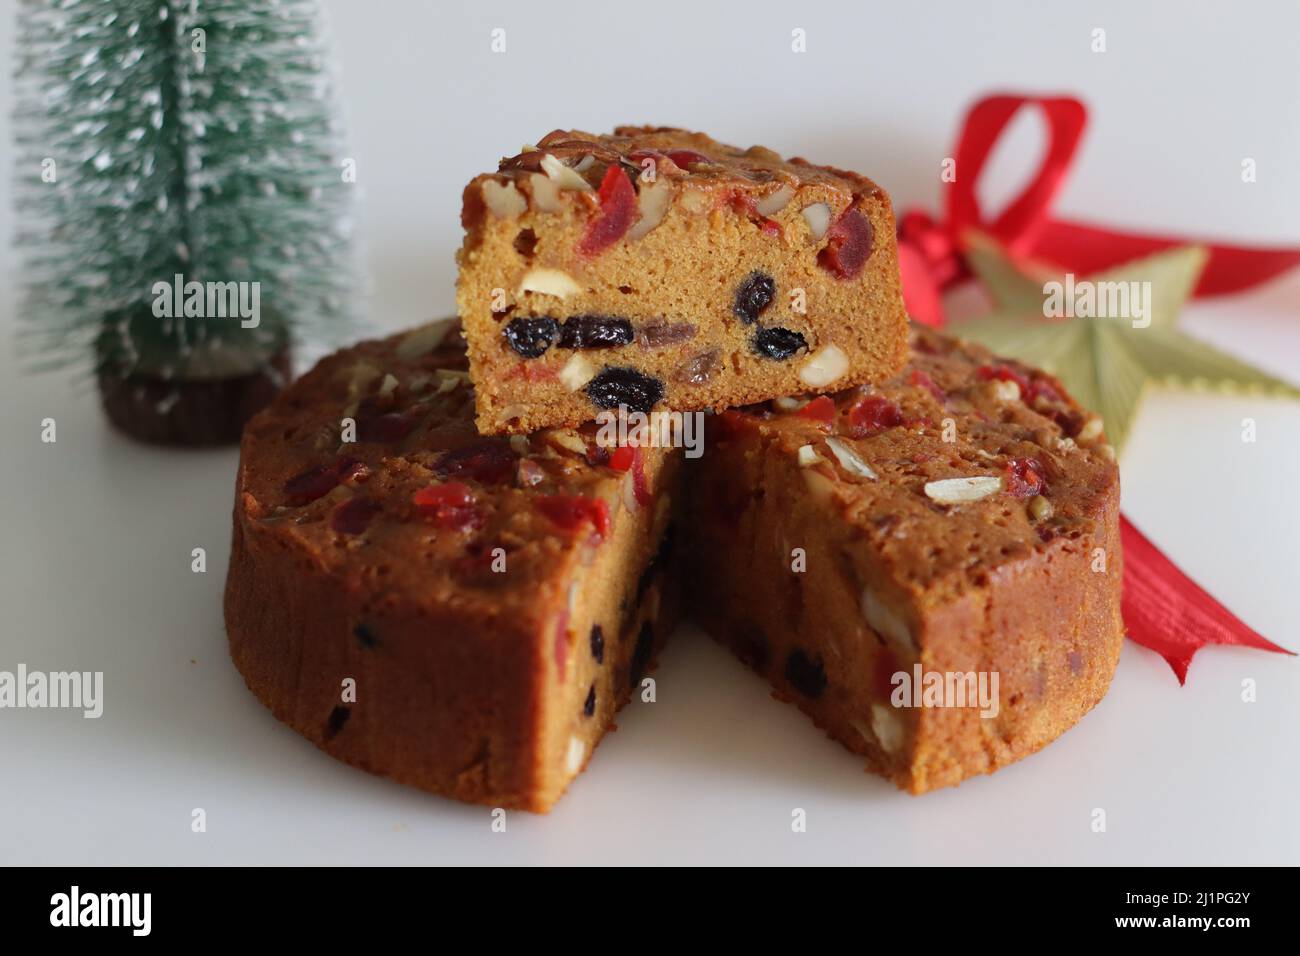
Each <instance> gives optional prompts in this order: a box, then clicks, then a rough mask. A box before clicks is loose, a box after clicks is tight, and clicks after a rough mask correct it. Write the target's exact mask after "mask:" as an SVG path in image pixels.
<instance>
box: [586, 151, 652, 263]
mask: <svg viewBox="0 0 1300 956" xmlns="http://www.w3.org/2000/svg"><path fill="white" fill-rule="evenodd" d="M599 196H600V215H599V216H597V217H596V218H595V219H593V220H591V222H589V223H587V231H586V232H585V233H584V234H583V237H582V241H581V242H579V243H578V253H579V254H580V255H584V256H594V255H596V254H597V253H598V252H602V251H603V250H605V249H608V248H609V247H610V246H612V245H613V244H614V243H616V242H618V240H620V239H622V238H623V235H624V234H625V233H626V232H627V231H628V230H629V229H631V228H632V222H633V220H635V219H636V217H637V202H636V190H635V189H633V188H632V180H630V179H628V178H627V174H626V173H624V172H623V168H622V167H621V166H619V165H618V163H611V164H610V166H609V168H608V169H607V170H605V178H604V179H602V180H601V181H600V192H599Z"/></svg>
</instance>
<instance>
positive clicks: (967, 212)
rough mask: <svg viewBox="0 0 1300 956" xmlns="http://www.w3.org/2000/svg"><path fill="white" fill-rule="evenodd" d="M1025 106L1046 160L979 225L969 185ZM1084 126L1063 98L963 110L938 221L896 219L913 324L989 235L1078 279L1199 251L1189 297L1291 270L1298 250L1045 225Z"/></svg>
mask: <svg viewBox="0 0 1300 956" xmlns="http://www.w3.org/2000/svg"><path fill="white" fill-rule="evenodd" d="M1026 106H1037V107H1038V108H1040V109H1041V110H1042V112H1043V115H1044V117H1045V118H1046V120H1047V127H1048V144H1047V153H1046V155H1045V156H1044V157H1043V162H1042V164H1041V165H1040V166H1039V168H1038V170H1037V171H1036V172H1035V173H1034V175H1033V177H1032V178H1031V179H1030V181H1029V182H1028V183H1027V184H1026V185H1025V187H1024V188H1023V189H1021V191H1020V193H1019V194H1018V195H1017V196H1016V198H1015V199H1013V200H1012V201H1011V202H1010V203H1009V204H1008V205H1007V208H1006V209H1004V210H1003V211H1002V212H1001V213H999V214H998V215H997V217H996V218H995V219H993V220H992V221H988V220H986V219H985V217H984V212H983V210H982V209H981V208H980V204H979V199H978V198H977V195H976V188H975V187H976V185H977V184H978V182H979V178H980V175H981V174H982V173H983V171H984V167H985V165H986V164H987V163H988V159H989V156H990V155H991V154H992V152H993V148H994V146H995V145H996V144H997V142H998V140H999V139H1000V138H1001V137H1002V134H1003V133H1004V131H1005V130H1006V128H1007V126H1008V125H1010V123H1011V121H1012V120H1013V119H1014V118H1015V116H1016V115H1017V114H1018V113H1019V112H1020V110H1021V109H1023V108H1025V107H1026ZM1087 121H1088V111H1087V107H1085V106H1084V104H1083V103H1082V102H1081V101H1080V100H1078V99H1075V98H1074V97H1071V96H1020V95H1015V94H998V95H995V96H987V97H985V98H983V99H981V100H979V101H978V102H976V103H975V105H974V106H972V107H971V108H970V111H969V112H967V114H966V118H965V119H964V121H963V122H962V127H961V131H960V133H959V135H958V138H957V143H956V146H955V148H954V150H953V156H954V157H955V158H956V160H957V179H956V181H955V182H951V183H947V184H945V191H944V197H943V210H944V212H943V218H942V219H941V220H935V219H934V218H933V217H931V216H930V214H929V213H927V212H926V211H925V210H920V209H913V210H908V211H907V212H905V213H904V214H903V215H902V217H901V218H900V220H899V231H898V243H899V269H900V272H901V273H902V281H903V299H904V301H905V303H906V305H907V310H908V313H909V314H910V315H911V316H912V318H914V319H916V320H917V321H918V322H924V323H926V324H927V325H934V326H942V325H943V324H944V314H943V291H944V290H945V289H947V288H948V287H950V286H952V285H954V284H955V283H957V282H960V281H962V280H964V279H967V278H969V276H970V272H969V270H968V269H967V267H966V264H965V262H964V260H963V253H964V251H965V248H966V246H965V244H966V241H967V237H968V236H969V235H970V233H972V232H981V233H984V234H986V235H988V236H991V237H992V238H993V239H994V240H996V241H997V242H998V243H1000V244H1001V245H1002V246H1003V247H1005V249H1006V251H1007V254H1008V256H1009V257H1010V258H1011V259H1012V260H1013V261H1023V260H1025V259H1029V258H1035V259H1043V260H1047V261H1049V262H1052V263H1054V264H1056V265H1057V266H1059V267H1060V268H1061V269H1062V270H1063V271H1067V272H1075V273H1079V274H1088V273H1091V272H1096V271H1099V270H1104V269H1108V268H1111V267H1112V266H1116V265H1119V264H1120V263H1122V262H1126V261H1129V260H1132V259H1137V258H1141V257H1143V256H1149V255H1152V254H1154V253H1156V252H1159V251H1161V250H1163V249H1169V248H1171V247H1173V246H1179V245H1189V244H1197V245H1204V246H1206V247H1207V249H1208V250H1209V253H1210V257H1209V260H1208V262H1207V263H1206V266H1205V270H1204V271H1203V272H1202V274H1201V278H1200V282H1199V283H1198V284H1197V287H1196V292H1195V295H1197V296H1207V295H1220V294H1224V293H1228V292H1240V291H1242V290H1245V289H1249V288H1251V287H1253V286H1255V285H1259V284H1260V283H1262V282H1266V281H1268V280H1269V279H1272V278H1274V277H1275V276H1277V275H1280V274H1281V273H1283V272H1285V271H1287V270H1288V269H1292V268H1294V267H1296V266H1300V249H1297V248H1285V247H1284V248H1270V249H1257V248H1247V247H1242V246H1228V245H1222V244H1215V243H1208V242H1197V241H1196V240H1192V239H1180V238H1170V237H1163V236H1145V235H1134V234H1131V233H1124V232H1119V231H1116V230H1111V229H1103V228H1098V227H1096V226H1089V225H1084V224H1080V223H1071V222H1063V221H1060V220H1055V219H1053V218H1052V217H1051V207H1052V203H1053V202H1054V201H1055V199H1056V196H1057V194H1058V193H1059V192H1060V190H1061V187H1062V186H1063V185H1064V184H1065V177H1066V175H1067V174H1068V173H1069V171H1070V165H1071V163H1072V162H1073V161H1074V155H1075V152H1076V151H1077V149H1078V147H1079V141H1080V139H1081V138H1082V137H1083V130H1084V127H1085V126H1086V125H1087Z"/></svg>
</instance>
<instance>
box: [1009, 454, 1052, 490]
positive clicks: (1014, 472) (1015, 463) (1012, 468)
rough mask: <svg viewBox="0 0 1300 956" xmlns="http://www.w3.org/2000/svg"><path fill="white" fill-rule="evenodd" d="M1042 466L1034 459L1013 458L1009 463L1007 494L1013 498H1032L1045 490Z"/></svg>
mask: <svg viewBox="0 0 1300 956" xmlns="http://www.w3.org/2000/svg"><path fill="white" fill-rule="evenodd" d="M1040 468H1041V466H1040V465H1039V464H1038V462H1036V461H1035V460H1034V459H1032V458H1012V459H1011V460H1010V461H1008V462H1007V480H1006V483H1007V494H1009V495H1011V497H1013V498H1032V497H1033V496H1034V495H1036V494H1039V493H1040V492H1042V490H1043V485H1044V484H1046V482H1045V481H1044V480H1043V475H1042V472H1041V471H1040V470H1039V469H1040Z"/></svg>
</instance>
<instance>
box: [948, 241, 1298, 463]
mask: <svg viewBox="0 0 1300 956" xmlns="http://www.w3.org/2000/svg"><path fill="white" fill-rule="evenodd" d="M1207 257H1208V253H1207V251H1206V250H1205V249H1204V248H1203V247H1200V246H1185V247H1180V248H1176V249H1170V250H1167V251H1164V252H1161V253H1158V254H1156V255H1153V256H1150V257H1148V258H1144V259H1137V260H1134V261H1132V262H1127V263H1124V264H1123V265H1120V266H1117V267H1116V268H1113V269H1110V270H1107V271H1105V272H1100V273H1095V274H1092V275H1088V276H1083V277H1078V276H1073V275H1067V274H1065V273H1062V272H1060V271H1059V270H1058V269H1055V268H1052V267H1050V266H1045V265H1042V264H1030V265H1028V266H1024V267H1021V266H1017V265H1015V264H1013V263H1012V262H1011V261H1010V260H1009V259H1008V258H1007V257H1006V256H1005V255H1004V254H1003V252H1002V250H1001V249H1000V247H999V246H998V245H997V244H996V243H994V242H992V241H990V240H987V239H977V240H975V241H973V242H972V243H971V248H970V251H969V253H968V262H969V263H970V266H971V269H972V271H973V272H974V273H975V274H976V275H977V276H978V277H979V279H980V281H981V282H982V283H983V285H984V287H985V289H987V290H988V292H989V294H990V295H991V296H992V298H993V300H994V311H993V312H992V313H991V314H989V315H986V316H983V317H981V318H977V319H973V320H971V321H968V322H962V323H958V324H957V325H956V326H955V328H954V329H953V331H954V332H955V333H956V334H958V335H960V336H962V337H963V338H969V339H973V340H975V341H977V342H980V343H982V344H984V345H986V346H988V347H989V348H990V349H992V350H993V351H994V352H997V353H998V354H1000V355H1007V356H1010V357H1013V358H1017V359H1019V360H1021V361H1023V362H1026V363H1027V364H1029V365H1034V366H1037V367H1039V368H1041V369H1043V370H1044V371H1046V372H1049V373H1051V374H1053V375H1055V376H1057V377H1058V378H1059V379H1061V381H1062V382H1063V383H1064V384H1065V386H1066V388H1068V389H1069V390H1070V392H1071V393H1072V394H1073V395H1074V397H1075V398H1076V399H1078V401H1079V403H1080V404H1081V405H1083V406H1084V407H1086V408H1089V409H1092V410H1093V411H1095V412H1097V413H1098V414H1099V415H1101V417H1102V420H1103V422H1104V423H1105V427H1106V436H1107V438H1108V440H1109V441H1110V442H1111V444H1113V445H1114V446H1115V447H1116V449H1119V448H1121V447H1123V444H1124V440H1125V439H1126V438H1127V437H1128V435H1129V432H1130V430H1131V427H1132V424H1133V419H1134V418H1135V417H1136V415H1137V410H1138V407H1139V405H1140V404H1141V401H1142V398H1143V396H1144V395H1145V394H1146V391H1147V389H1148V388H1151V387H1152V386H1159V385H1165V386H1169V387H1173V388H1184V389H1190V390H1195V391H1216V392H1220V393H1222V394H1228V395H1252V394H1263V395H1275V396H1289V397H1293V398H1294V397H1300V389H1297V388H1295V387H1293V386H1291V385H1289V384H1288V383H1286V382H1284V381H1282V380H1280V379H1277V378H1274V377H1273V376H1271V375H1269V374H1267V373H1266V372H1263V371H1261V370H1260V369H1257V368H1255V367H1254V366H1252V365H1249V364H1247V363H1245V362H1243V361H1241V360H1239V359H1235V358H1233V357H1232V356H1231V355H1228V354H1226V353H1224V352H1221V351H1219V350H1218V349H1216V348H1214V347H1213V346H1211V345H1209V344H1207V343H1205V342H1202V341H1200V340H1199V339H1195V338H1192V337H1191V336H1189V335H1186V334H1184V333H1183V332H1180V331H1179V330H1178V328H1177V323H1178V313H1179V312H1180V311H1181V310H1182V307H1183V303H1184V302H1185V301H1186V300H1187V298H1188V296H1190V295H1191V293H1192V290H1193V289H1194V288H1195V287H1196V282H1197V279H1198V278H1199V277H1200V274H1201V269H1202V268H1203V267H1204V265H1205V262H1206V259H1207Z"/></svg>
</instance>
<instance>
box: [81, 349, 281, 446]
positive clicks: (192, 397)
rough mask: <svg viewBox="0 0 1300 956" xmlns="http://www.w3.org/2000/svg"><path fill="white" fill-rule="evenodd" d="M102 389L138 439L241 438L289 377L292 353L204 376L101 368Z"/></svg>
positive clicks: (208, 442) (110, 410)
mask: <svg viewBox="0 0 1300 956" xmlns="http://www.w3.org/2000/svg"><path fill="white" fill-rule="evenodd" d="M98 377H99V394H100V399H101V401H102V403H103V406H104V412H105V413H106V414H107V415H108V420H109V421H110V422H112V424H113V426H114V427H115V428H116V429H117V430H118V431H120V432H122V433H123V434H125V435H128V436H130V437H131V438H134V439H136V440H137V441H142V442H147V443H149V444H155V445H179V446H189V447H204V446H214V445H230V444H234V443H235V442H238V441H239V436H240V434H241V433H242V432H243V429H244V423H245V422H247V421H248V420H249V419H250V418H252V417H253V415H255V414H256V413H257V412H259V411H261V410H262V409H263V408H265V407H266V406H267V405H269V404H270V403H271V400H272V399H274V398H275V396H276V395H277V394H278V393H279V392H280V390H281V389H282V388H284V386H285V385H287V384H288V383H289V380H290V378H291V377H292V374H291V371H290V360H289V353H288V352H287V351H282V352H278V353H277V354H276V355H274V356H272V357H271V359H270V360H269V361H268V362H267V364H266V366H265V367H263V368H261V369H259V370H257V371H256V372H251V373H249V374H247V375H240V376H235V377H232V378H221V379H211V380H199V381H184V380H174V379H164V378H161V377H158V376H151V375H145V374H140V373H128V374H126V375H119V374H116V373H115V372H114V371H113V370H112V369H105V370H102V371H101V372H100V373H99V376H98Z"/></svg>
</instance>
